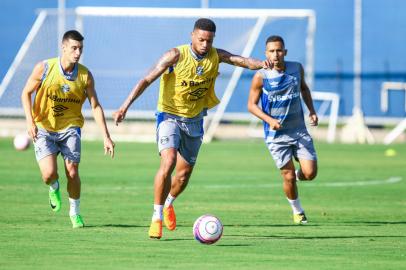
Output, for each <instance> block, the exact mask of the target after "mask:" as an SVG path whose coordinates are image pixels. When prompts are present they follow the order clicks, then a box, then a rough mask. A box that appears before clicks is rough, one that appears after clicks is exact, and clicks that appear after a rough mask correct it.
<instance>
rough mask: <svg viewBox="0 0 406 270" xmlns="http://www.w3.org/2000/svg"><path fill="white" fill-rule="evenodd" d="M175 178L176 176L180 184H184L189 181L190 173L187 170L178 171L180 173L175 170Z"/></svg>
mask: <svg viewBox="0 0 406 270" xmlns="http://www.w3.org/2000/svg"><path fill="white" fill-rule="evenodd" d="M175 178H176V181H177V182H178V183H179V184H180V185H182V186H184V185H187V183H188V182H189V178H190V173H188V172H180V173H179V172H177V173H176V176H175Z"/></svg>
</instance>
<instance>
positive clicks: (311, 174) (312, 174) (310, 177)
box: [302, 170, 317, 181]
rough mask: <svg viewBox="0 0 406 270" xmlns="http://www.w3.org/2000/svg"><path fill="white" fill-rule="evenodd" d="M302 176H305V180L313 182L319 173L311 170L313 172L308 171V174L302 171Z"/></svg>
mask: <svg viewBox="0 0 406 270" xmlns="http://www.w3.org/2000/svg"><path fill="white" fill-rule="evenodd" d="M302 174H303V176H304V178H305V180H307V181H311V180H313V179H314V178H316V175H317V171H316V170H311V171H307V172H303V171H302Z"/></svg>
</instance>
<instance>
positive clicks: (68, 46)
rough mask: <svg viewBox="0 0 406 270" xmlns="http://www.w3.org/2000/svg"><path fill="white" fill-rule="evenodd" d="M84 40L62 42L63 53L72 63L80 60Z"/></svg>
mask: <svg viewBox="0 0 406 270" xmlns="http://www.w3.org/2000/svg"><path fill="white" fill-rule="evenodd" d="M82 50H83V42H82V41H77V40H73V39H68V40H65V41H64V42H63V43H62V54H63V57H64V58H65V59H67V60H68V61H69V62H70V63H77V62H79V59H80V56H81V55H82Z"/></svg>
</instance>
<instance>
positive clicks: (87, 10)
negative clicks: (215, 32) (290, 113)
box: [75, 7, 316, 142]
mask: <svg viewBox="0 0 406 270" xmlns="http://www.w3.org/2000/svg"><path fill="white" fill-rule="evenodd" d="M75 13H76V14H77V22H76V27H77V28H78V30H79V31H83V23H82V18H83V16H108V17H112V16H123V17H125V16H140V17H171V18H176V17H178V18H186V17H189V18H193V17H210V18H214V19H215V18H244V19H247V18H251V19H257V21H256V24H255V26H254V29H253V31H252V33H251V35H250V37H249V38H248V42H247V44H246V46H245V48H244V49H243V52H242V53H241V55H242V56H244V57H249V56H250V55H251V53H252V50H253V49H254V46H255V44H256V42H257V40H258V38H259V35H260V33H261V30H262V28H263V27H264V25H265V23H266V20H267V18H272V19H273V18H301V19H303V18H305V19H307V20H308V24H307V35H306V41H305V46H306V62H305V67H304V68H305V71H306V80H307V82H308V84H309V86H310V87H311V88H312V87H313V80H314V36H315V30H316V15H315V12H314V11H313V10H309V9H212V8H210V9H190V8H121V7H78V8H76V10H75ZM242 72H243V68H241V67H236V68H235V69H234V71H233V73H232V75H231V79H230V81H229V82H228V84H227V87H226V89H225V91H224V94H223V96H222V97H221V102H220V104H219V106H218V108H217V110H216V111H215V113H213V114H209V117H208V119H207V120H206V121H205V141H206V142H210V141H211V140H212V139H213V138H214V134H215V132H216V130H217V127H218V125H219V124H220V121H221V119H222V118H223V117H224V113H225V110H226V108H227V105H228V103H229V101H230V98H231V96H232V94H233V92H234V90H235V88H236V86H237V84H238V80H239V79H240V77H241V75H242Z"/></svg>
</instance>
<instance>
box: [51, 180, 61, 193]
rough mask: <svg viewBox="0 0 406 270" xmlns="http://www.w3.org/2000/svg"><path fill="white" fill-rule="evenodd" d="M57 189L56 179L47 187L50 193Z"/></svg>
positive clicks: (57, 182)
mask: <svg viewBox="0 0 406 270" xmlns="http://www.w3.org/2000/svg"><path fill="white" fill-rule="evenodd" d="M58 188H59V181H58V179H56V180H55V182H53V183H52V184H50V185H49V190H50V191H55V190H57V189H58Z"/></svg>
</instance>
